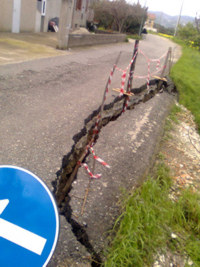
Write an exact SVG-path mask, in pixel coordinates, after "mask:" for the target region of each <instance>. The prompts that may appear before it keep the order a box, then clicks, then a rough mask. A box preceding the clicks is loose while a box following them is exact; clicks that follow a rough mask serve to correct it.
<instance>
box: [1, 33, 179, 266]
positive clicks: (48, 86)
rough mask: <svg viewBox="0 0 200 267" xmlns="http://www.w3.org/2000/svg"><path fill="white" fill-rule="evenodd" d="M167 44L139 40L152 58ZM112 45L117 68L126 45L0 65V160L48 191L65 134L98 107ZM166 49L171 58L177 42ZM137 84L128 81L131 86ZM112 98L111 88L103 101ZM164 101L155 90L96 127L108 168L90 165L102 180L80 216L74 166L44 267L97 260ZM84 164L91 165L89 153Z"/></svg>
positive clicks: (83, 181)
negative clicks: (64, 207) (64, 212)
mask: <svg viewBox="0 0 200 267" xmlns="http://www.w3.org/2000/svg"><path fill="white" fill-rule="evenodd" d="M169 46H172V47H173V48H175V47H176V45H175V44H172V43H171V42H170V41H169V40H165V39H163V38H160V37H158V36H154V35H148V36H147V38H146V39H145V40H142V41H141V42H140V49H141V50H142V51H143V52H144V53H145V54H146V55H147V57H149V58H159V57H160V56H162V55H163V54H164V53H165V52H167V50H168V48H169ZM120 51H122V54H121V58H120V62H119V67H120V68H122V69H124V68H125V67H127V66H128V64H129V62H130V59H131V57H132V53H133V43H121V44H115V45H113V44H112V45H103V46H94V47H86V48H81V49H74V50H73V49H72V50H70V51H68V52H64V53H63V54H62V55H59V56H53V57H48V58H43V57H42V55H40V58H38V59H36V60H32V59H31V60H26V61H23V62H20V63H14V62H13V64H4V65H2V66H0V109H1V112H0V129H1V131H0V140H1V141H0V164H6V165H9V164H11V165H17V166H19V167H23V168H25V169H28V170H30V171H32V172H33V173H35V174H36V175H38V176H39V177H41V178H42V179H43V181H44V182H46V183H47V185H48V186H49V188H50V190H53V187H52V182H53V181H55V180H56V177H57V176H56V173H57V171H58V170H59V169H60V167H61V165H62V159H63V156H64V155H66V154H67V153H69V152H70V150H71V148H72V146H73V143H74V141H73V139H72V138H73V136H74V135H75V134H77V133H78V132H80V130H81V129H82V128H83V127H84V120H85V119H86V118H87V117H88V115H89V114H91V113H92V111H93V110H95V109H96V108H98V106H99V105H100V103H101V101H102V96H103V91H104V88H105V84H106V81H107V79H108V75H109V73H110V69H111V68H112V66H113V63H114V62H115V60H116V57H117V55H118V54H119V52H120ZM174 51H175V52H176V53H175V57H177V58H178V56H179V55H180V53H177V52H179V48H177V47H176V48H175V50H174ZM155 67H156V66H155ZM147 71H148V69H147V64H146V61H145V60H144V58H143V57H142V56H140V57H138V59H137V67H136V72H137V73H138V75H146V73H147ZM120 82H121V72H119V71H116V75H115V77H114V79H113V83H112V85H113V88H117V87H120ZM145 82H146V80H138V81H136V80H135V81H134V86H139V85H141V84H143V83H145ZM115 96H116V94H115V93H114V91H112V90H111V91H110V93H109V95H108V98H107V103H109V101H112V100H113V99H114V97H115ZM172 103H173V97H172V96H171V95H169V94H167V93H162V94H158V95H156V96H155V97H153V98H152V99H151V100H149V101H147V102H146V103H141V104H140V105H138V106H137V107H136V108H135V109H133V110H130V111H127V112H125V113H124V114H123V115H122V116H120V117H119V118H118V119H117V120H116V121H113V122H110V123H109V124H108V125H107V126H106V127H105V128H103V130H102V131H101V134H100V137H99V139H98V142H97V143H96V145H95V152H96V153H97V154H98V156H100V157H101V158H103V159H104V160H105V161H107V162H108V163H109V164H110V165H111V169H110V170H108V169H106V168H103V167H102V166H100V165H98V164H96V168H95V172H97V173H98V172H101V173H102V178H101V179H99V180H92V181H91V182H90V190H89V193H88V196H87V201H86V203H85V206H84V212H82V213H83V214H82V215H81V210H82V209H83V199H84V197H85V192H86V191H85V190H86V189H87V187H88V182H89V177H88V175H87V173H86V172H85V170H84V169H83V168H80V170H79V172H78V176H77V179H76V180H75V182H74V183H73V188H72V190H71V192H70V197H71V200H70V202H69V207H70V209H71V214H70V216H71V219H72V220H71V222H72V223H71V224H69V223H68V222H67V220H66V218H65V217H64V216H60V222H61V228H60V238H59V242H58V246H57V248H56V251H55V253H54V256H53V258H52V260H51V262H50V263H49V265H48V266H50V267H55V266H57V267H62V266H86V265H87V266H90V260H91V256H92V254H93V255H95V257H94V258H95V260H97V261H100V260H101V258H102V252H103V249H104V248H105V245H106V243H107V241H106V234H105V233H106V232H107V231H108V230H109V229H111V227H112V225H113V222H114V220H115V218H116V217H117V216H118V215H119V206H118V199H119V198H120V194H121V193H120V192H121V191H120V190H121V188H127V189H131V188H132V187H134V186H135V185H136V184H138V183H140V181H141V180H142V179H143V178H144V175H145V174H146V173H147V172H148V170H149V168H150V167H151V166H152V164H153V159H154V155H155V153H156V151H157V150H156V149H157V147H158V144H159V140H160V137H161V135H162V132H163V122H164V119H165V117H166V115H167V114H168V112H169V109H170V107H171V105H172ZM88 164H89V166H91V164H92V161H91V159H90V160H89V161H88ZM76 226H77V229H78V230H77V229H76ZM80 226H81V227H80ZM72 230H73V231H72ZM76 230H77V231H76ZM77 232H79V233H77ZM77 239H78V240H77Z"/></svg>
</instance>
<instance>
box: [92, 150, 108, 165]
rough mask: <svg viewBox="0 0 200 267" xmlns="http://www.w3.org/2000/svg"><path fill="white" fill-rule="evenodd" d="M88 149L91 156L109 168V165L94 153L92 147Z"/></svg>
mask: <svg viewBox="0 0 200 267" xmlns="http://www.w3.org/2000/svg"><path fill="white" fill-rule="evenodd" d="M90 151H91V152H92V154H93V158H94V159H95V160H96V161H98V162H99V163H101V164H102V165H103V166H105V167H107V168H110V166H109V165H108V163H106V162H105V161H104V160H102V159H101V158H99V157H98V156H96V155H95V152H94V149H93V148H92V147H90Z"/></svg>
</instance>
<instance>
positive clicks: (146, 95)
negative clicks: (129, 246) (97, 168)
mask: <svg viewBox="0 0 200 267" xmlns="http://www.w3.org/2000/svg"><path fill="white" fill-rule="evenodd" d="M163 89H164V90H166V91H167V92H169V93H172V92H173V91H174V90H175V87H174V84H173V82H172V81H171V80H170V79H169V78H168V81H167V82H164V81H163V83H162V87H161V88H160V89H158V80H155V79H154V80H151V81H150V90H149V91H148V92H146V91H145V90H146V84H145V85H142V86H141V87H139V88H135V89H132V90H131V92H132V93H134V97H132V98H131V99H130V101H129V103H128V110H131V109H133V108H134V106H135V105H138V104H139V103H141V102H143V103H144V102H146V101H148V100H149V99H151V98H152V97H154V96H155V95H156V94H157V93H159V92H161V91H162V90H163ZM125 98H126V96H122V97H116V98H115V99H114V101H113V102H111V103H110V104H108V105H105V106H104V109H103V115H102V120H101V123H100V125H99V128H98V134H97V135H96V136H95V138H94V144H95V143H96V142H97V139H98V137H99V134H100V131H101V128H102V127H105V126H106V125H107V124H108V123H109V122H111V121H114V120H117V118H118V117H119V116H121V115H122V113H123V107H124V100H125ZM100 109H101V107H99V108H98V109H97V110H95V111H93V112H92V113H91V114H90V115H89V116H88V117H87V118H86V119H85V123H84V125H85V126H84V128H83V129H81V131H80V132H79V133H77V134H75V135H74V137H73V140H74V145H73V146H72V149H71V151H70V152H69V153H68V154H67V155H65V156H64V157H63V159H62V167H61V169H60V170H59V171H58V172H57V179H56V180H55V181H53V183H52V184H53V187H54V195H55V197H56V200H57V202H58V205H59V209H60V214H61V215H63V216H64V217H65V218H66V220H67V222H68V223H69V224H70V225H71V227H72V232H73V233H74V235H75V237H76V239H77V240H78V241H79V242H80V243H81V244H82V245H83V246H85V248H86V249H87V251H88V252H89V253H90V254H91V257H92V266H94V267H98V266H100V265H101V263H102V260H101V257H100V255H99V254H98V253H96V251H95V249H94V248H93V246H92V245H91V243H90V241H89V237H88V235H87V226H84V225H81V224H80V223H78V222H77V221H76V220H75V219H73V218H72V208H71V205H70V200H71V198H70V196H69V192H70V191H71V189H72V183H73V181H74V180H76V178H77V173H76V175H75V176H74V178H73V180H72V181H70V183H69V184H68V185H67V183H68V182H69V179H70V176H71V175H72V173H73V171H74V169H75V168H76V166H77V163H78V161H79V159H80V156H81V155H82V154H83V153H84V151H85V148H86V146H87V145H88V144H89V142H90V141H91V138H92V136H93V129H94V127H95V122H96V118H97V116H98V114H99V112H100ZM89 153H90V152H88V153H87V154H86V155H85V157H84V159H83V162H85V161H86V159H87V157H88V155H89ZM77 172H78V171H77ZM66 185H67V187H66ZM63 188H64V190H63Z"/></svg>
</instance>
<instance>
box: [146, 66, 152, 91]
mask: <svg viewBox="0 0 200 267" xmlns="http://www.w3.org/2000/svg"><path fill="white" fill-rule="evenodd" d="M150 75H151V70H150V61H148V76H147V90H149V88H150Z"/></svg>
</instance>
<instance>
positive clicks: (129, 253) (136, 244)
mask: <svg viewBox="0 0 200 267" xmlns="http://www.w3.org/2000/svg"><path fill="white" fill-rule="evenodd" d="M156 169H157V171H156V175H155V177H149V178H148V179H147V181H146V182H145V183H144V184H143V185H142V186H141V187H140V188H138V189H136V190H135V192H134V193H133V194H132V195H131V196H130V197H129V198H128V199H126V201H125V202H126V204H125V208H124V212H123V214H122V215H121V216H120V217H119V219H118V220H117V221H116V224H115V227H114V230H113V231H116V236H115V238H114V240H113V242H112V246H111V248H109V249H108V254H107V260H106V261H105V263H104V266H106V267H112V266H113V267H114V266H115V267H118V266H119V267H122V266H123V267H128V266H130V267H132V266H137V267H140V266H141V267H143V266H151V265H152V263H153V261H154V255H155V254H156V252H158V251H159V252H162V253H164V254H165V251H167V250H169V249H170V250H171V251H175V252H176V253H179V254H180V255H185V252H186V253H187V255H188V256H189V257H190V258H191V259H192V261H193V262H194V263H195V264H197V266H199V264H200V240H199V233H200V205H199V204H200V195H198V194H197V193H194V192H192V191H191V190H190V189H187V190H185V191H183V192H182V194H181V196H180V198H179V199H178V201H177V202H173V201H172V200H170V199H169V197H168V195H169V192H170V188H171V185H172V179H171V177H170V173H169V169H168V168H167V167H166V166H165V165H164V164H163V163H162V162H161V163H159V164H158V165H157V168H156ZM119 222H120V223H119ZM172 233H177V234H176V235H175V236H176V238H172Z"/></svg>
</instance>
